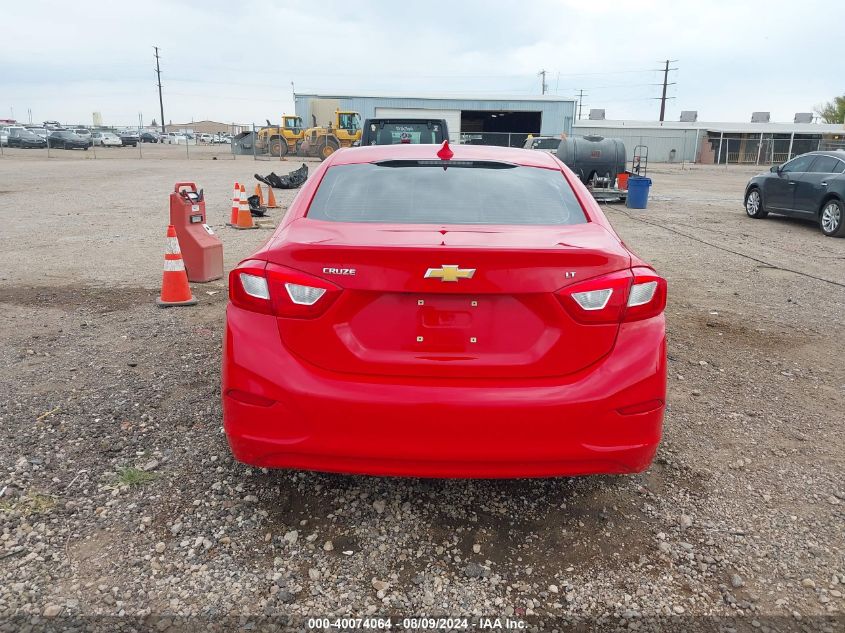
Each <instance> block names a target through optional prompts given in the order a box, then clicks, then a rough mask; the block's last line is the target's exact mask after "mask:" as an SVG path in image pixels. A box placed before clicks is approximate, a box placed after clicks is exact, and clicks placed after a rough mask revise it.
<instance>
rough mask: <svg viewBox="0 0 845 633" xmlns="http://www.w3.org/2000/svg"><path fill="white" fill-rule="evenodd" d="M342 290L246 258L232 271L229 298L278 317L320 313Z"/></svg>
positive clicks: (237, 304)
mask: <svg viewBox="0 0 845 633" xmlns="http://www.w3.org/2000/svg"><path fill="white" fill-rule="evenodd" d="M340 292H341V288H340V287H338V286H336V285H334V284H333V283H331V282H329V281H326V280H325V279H321V278H319V277H314V276H313V275H309V274H307V273H303V272H300V271H298V270H294V269H293V268H287V267H286V266H279V265H277V264H269V263H267V262H262V261H257V260H247V261H245V262H243V263H241V264H240V265H239V266H238V267H237V268H235V269H234V270H232V272H230V273H229V299H231V301H232V303H233V304H235V305H236V306H238V307H239V308H244V309H246V310H252V311H253V312H262V313H264V314H274V315H276V316H279V317H286V318H299V319H311V318H314V317H316V316H319V315H321V314H322V313H323V312H325V311H326V309H328V307H329V306H330V305H331V304H332V303H333V302H334V300H335V299H336V298H337V296H338V295H339V294H340Z"/></svg>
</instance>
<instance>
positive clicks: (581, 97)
mask: <svg viewBox="0 0 845 633" xmlns="http://www.w3.org/2000/svg"><path fill="white" fill-rule="evenodd" d="M584 96H585V95H584V89H583V88H581V90H579V91H578V120H579V121H580V120H581V107H582V106H583V105H584ZM586 96H589V95H586Z"/></svg>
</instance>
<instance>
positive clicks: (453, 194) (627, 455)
mask: <svg viewBox="0 0 845 633" xmlns="http://www.w3.org/2000/svg"><path fill="white" fill-rule="evenodd" d="M229 297H230V303H229V305H228V308H227V312H226V340H225V348H224V354H223V410H224V426H225V429H226V435H227V436H228V439H229V443H230V445H231V448H232V452H233V453H234V455H235V457H236V458H237V459H238V460H240V461H242V462H245V463H247V464H252V465H255V466H263V467H269V468H300V469H308V470H319V471H335V472H342V473H369V474H376V475H412V476H424V477H542V476H552V475H579V474H588V473H631V472H638V471H641V470H643V469H645V468H646V467H647V466H648V465H649V464H650V463H651V460H652V458H653V457H654V453H655V451H656V449H657V445H658V442H659V441H660V434H661V428H662V423H663V409H664V400H665V395H666V340H665V322H664V316H663V310H664V307H665V304H666V282H665V280H664V279H663V278H661V277H660V276H659V275H657V273H655V271H654V270H653V269H652V268H651V267H649V266H648V264H646V263H644V262H643V261H642V260H640V259H639V258H638V257H637V256H636V255H634V254H633V253H632V252H631V251H629V250H628V248H626V246H625V245H624V244H623V243H622V241H621V240H620V238H619V237H618V236H617V235H616V233H615V232H614V231H613V229H612V228H611V226H610V224H609V223H608V221H607V219H606V218H605V216H604V215H603V214H602V212H601V210H600V209H599V206H598V204H596V202H595V201H594V200H593V198H592V197H591V196H590V194H589V192H588V191H587V190H586V189H585V188H584V186H583V185H582V184H581V183H580V182H579V181H578V179H577V178H576V177H575V176H573V174H572V172H570V171H569V169H567V168H566V167H565V166H564V165H563V163H561V162H560V161H558V160H557V158H555V157H554V156H552V155H551V154H549V153H547V152H537V151H530V150H522V149H505V148H498V147H483V146H474V145H459V146H456V147H453V148H451V149H450V148H449V147H448V146H444V147H442V148H441V147H439V146H435V145H394V146H374V147H361V148H356V149H348V150H341V151H338V152H336V153H334V154H332V155H331V156H330V157H329V158H328V159H327V160H326V161H325V162H324V163H322V165H320V167H319V168H318V169H317V170H316V171H315V173H314V174H313V177H312V178H311V179H310V180H308V182H307V183H306V185H305V186H304V187H303V188H302V190H301V191H300V192H299V194H298V195H297V197H296V199H295V201H294V202H293V204H292V205H291V207H290V209H289V210H288V212H287V215H286V216H285V218H284V221H283V222H282V224H281V226H280V227H279V228H278V229H277V230H276V232H275V234H274V235H273V237H272V238H271V239H270V240H269V241H268V242H267V243H266V244H265V245H264V246H263V247H261V248H260V249H259V250H258V251H257V252H256V253H255V254H254V255H253V256H252V257H250V258H249V259H247V260H245V261H243V262H241V263H240V264H239V265H238V266H237V268H235V269H234V270H233V271H232V272H231V274H230V276H229Z"/></svg>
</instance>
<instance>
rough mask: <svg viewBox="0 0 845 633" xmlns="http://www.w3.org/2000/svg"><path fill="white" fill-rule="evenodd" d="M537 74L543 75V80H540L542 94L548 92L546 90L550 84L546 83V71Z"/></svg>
mask: <svg viewBox="0 0 845 633" xmlns="http://www.w3.org/2000/svg"><path fill="white" fill-rule="evenodd" d="M537 76H538V77H542V80H541V81H540V91H541V92H540V94H546V90H548V88H549V85H548V84H547V83H546V71H545V70H541V71H540V72H538V73H537Z"/></svg>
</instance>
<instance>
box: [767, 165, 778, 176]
mask: <svg viewBox="0 0 845 633" xmlns="http://www.w3.org/2000/svg"><path fill="white" fill-rule="evenodd" d="M780 168H781V166H780V165H772V167H771V169H769V171H770V172H772V173H773V174H779V173H780Z"/></svg>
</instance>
